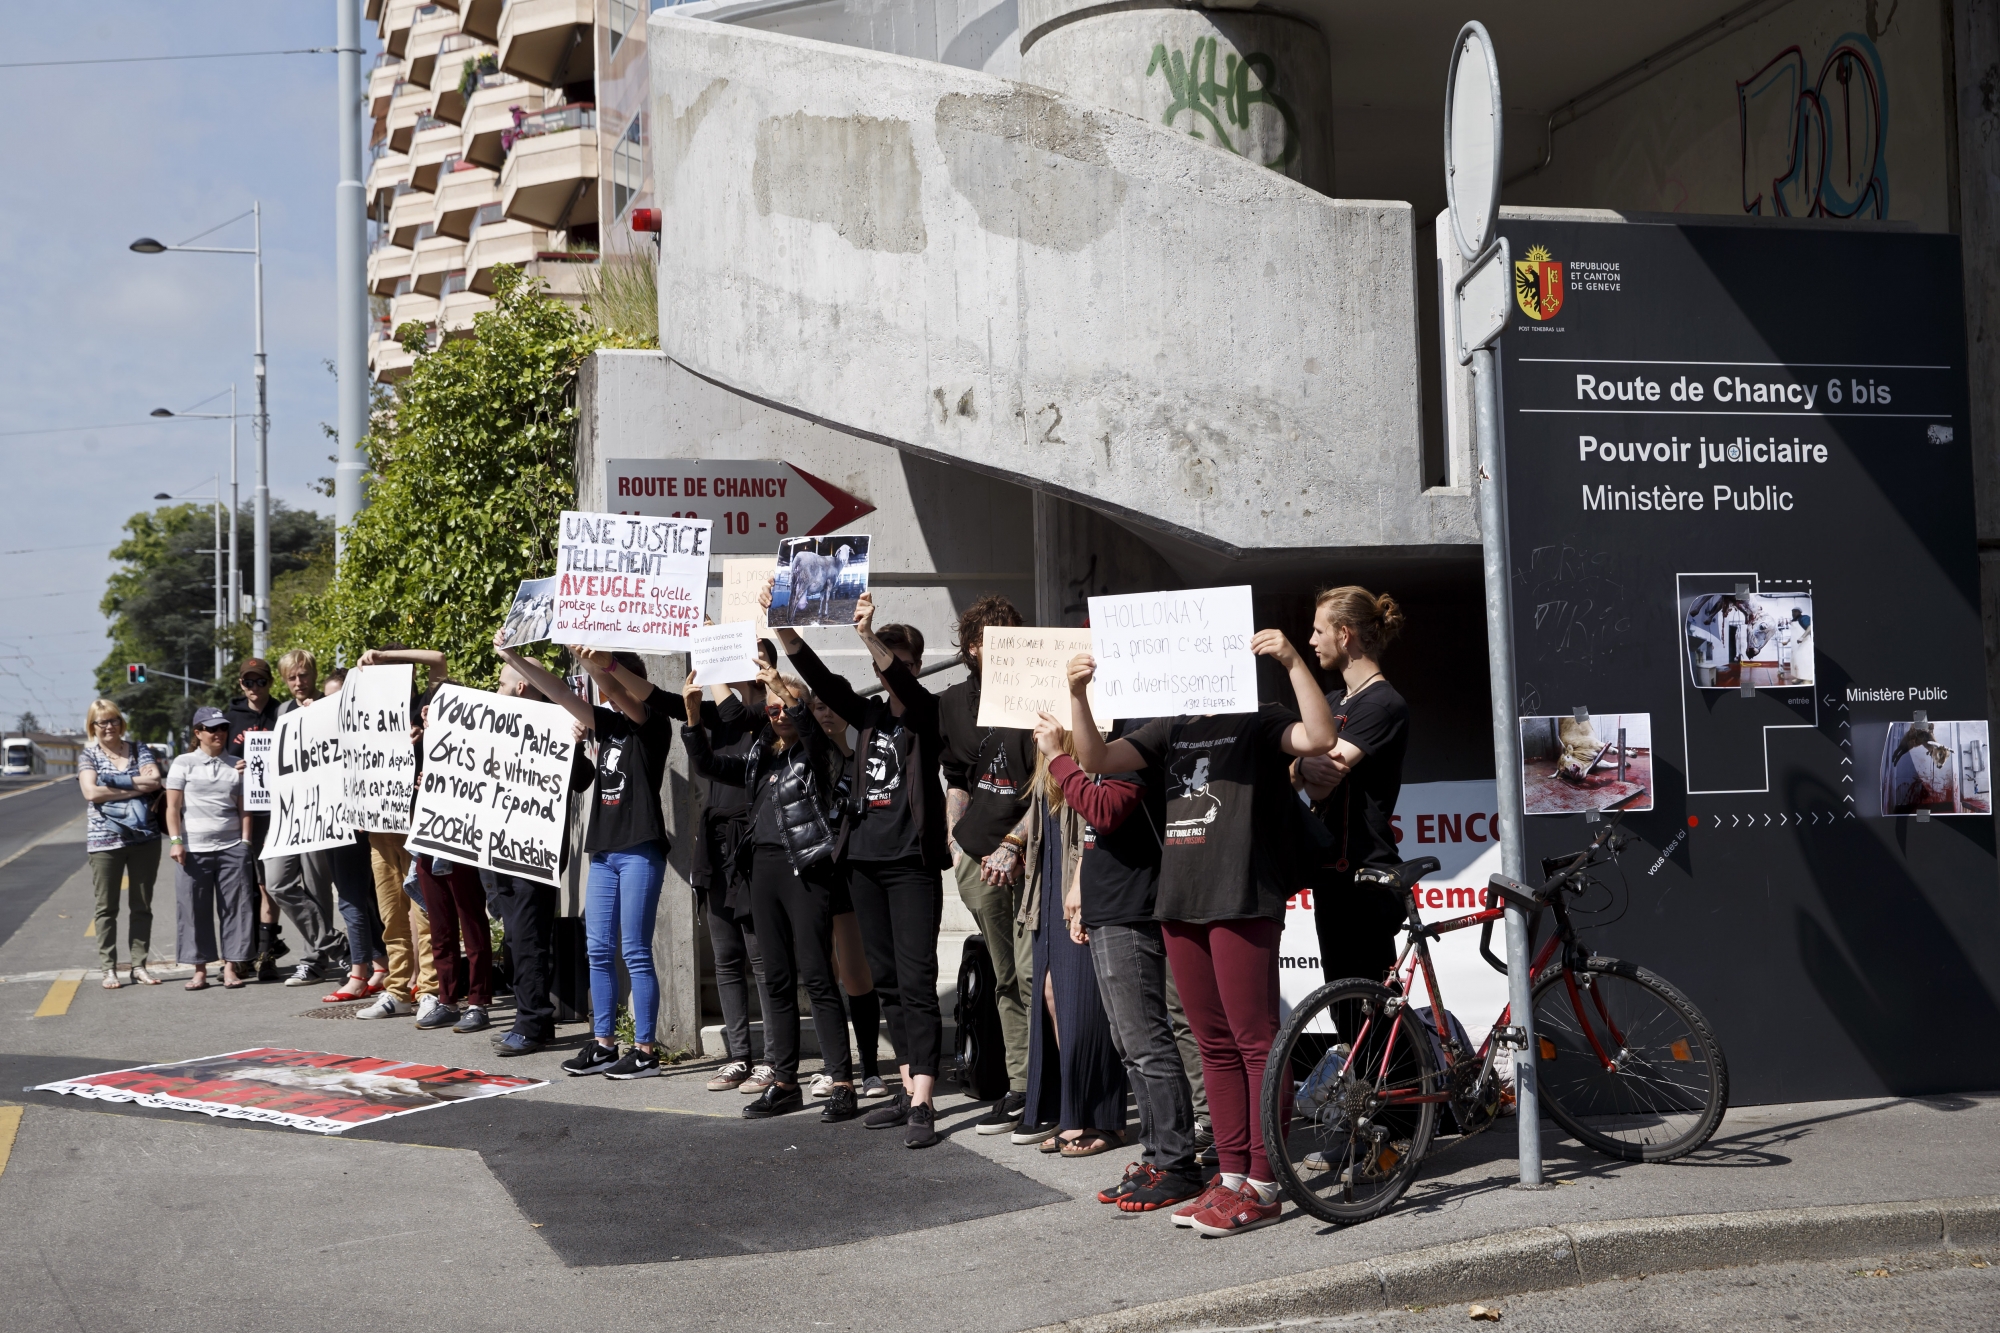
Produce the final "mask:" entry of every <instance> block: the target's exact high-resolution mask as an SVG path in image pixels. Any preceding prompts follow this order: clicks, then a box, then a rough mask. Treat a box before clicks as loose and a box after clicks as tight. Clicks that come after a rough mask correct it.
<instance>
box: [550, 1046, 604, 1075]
mask: <svg viewBox="0 0 2000 1333" xmlns="http://www.w3.org/2000/svg"><path fill="white" fill-rule="evenodd" d="M617 1063H618V1048H617V1047H616V1046H606V1045H605V1044H604V1043H602V1042H599V1041H587V1042H585V1043H584V1044H583V1049H582V1050H580V1051H578V1052H577V1053H576V1054H575V1055H573V1056H571V1057H570V1058H569V1059H567V1060H565V1061H563V1062H562V1071H563V1073H565V1074H568V1075H569V1076H570V1077H571V1078H577V1077H580V1076H582V1075H584V1074H602V1073H603V1072H604V1071H605V1070H607V1069H609V1068H611V1067H612V1066H613V1065H615V1064H617Z"/></svg>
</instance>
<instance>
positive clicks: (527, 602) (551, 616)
mask: <svg viewBox="0 0 2000 1333" xmlns="http://www.w3.org/2000/svg"><path fill="white" fill-rule="evenodd" d="M559 581H560V580H558V579H554V578H546V579H522V580H521V586H520V587H519V588H518V589H516V590H515V592H514V604H513V605H512V606H510V607H508V608H507V618H506V619H505V620H503V621H502V622H500V642H501V644H502V645H504V646H505V647H508V648H519V647H520V646H521V645H522V644H524V643H540V642H542V641H543V640H544V639H546V638H548V637H549V631H550V630H551V629H553V628H554V627H555V623H556V584H557V583H558V582H559Z"/></svg>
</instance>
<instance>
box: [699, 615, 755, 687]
mask: <svg viewBox="0 0 2000 1333" xmlns="http://www.w3.org/2000/svg"><path fill="white" fill-rule="evenodd" d="M688 656H689V658H690V661H689V666H691V667H692V668H693V670H694V678H695V680H696V681H698V682H700V683H701V684H703V685H728V684H732V683H734V682H736V681H741V680H755V679H757V669H758V668H759V667H760V666H762V665H763V663H761V662H759V661H758V660H757V627H756V626H755V625H752V624H750V623H749V622H747V621H738V622H736V623H734V624H728V625H703V626H702V627H701V628H700V629H698V630H696V631H695V632H694V637H693V639H692V640H690V641H689V648H688Z"/></svg>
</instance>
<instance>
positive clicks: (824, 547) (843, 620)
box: [770, 533, 868, 629]
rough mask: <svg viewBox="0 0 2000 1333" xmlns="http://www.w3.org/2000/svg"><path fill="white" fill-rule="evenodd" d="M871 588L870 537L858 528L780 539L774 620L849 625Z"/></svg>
mask: <svg viewBox="0 0 2000 1333" xmlns="http://www.w3.org/2000/svg"><path fill="white" fill-rule="evenodd" d="M867 591H868V538H867V537H866V536H864V535H861V534H858V533H843V534H840V535H838V536H833V537H792V538H788V539H787V540H785V541H783V542H780V543H779V544H778V569H777V578H776V582H775V583H773V585H772V587H771V616H770V623H771V624H772V625H773V626H779V625H782V626H787V627H789V628H792V629H798V628H801V627H803V626H808V625H851V624H853V623H854V604H855V603H856V602H858V601H860V600H861V594H863V593H865V592H867Z"/></svg>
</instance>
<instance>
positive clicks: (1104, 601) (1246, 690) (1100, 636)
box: [1090, 583, 1257, 721]
mask: <svg viewBox="0 0 2000 1333" xmlns="http://www.w3.org/2000/svg"><path fill="white" fill-rule="evenodd" d="M1255 633H1256V626H1255V624H1254V622H1253V620H1252V617H1251V611H1250V585H1249V584H1247V583H1246V584H1239V585H1237V586H1236V587H1231V588H1182V589H1180V590H1178V591H1175V592H1139V593H1125V594H1121V595H1118V596H1112V597H1093V598H1091V599H1090V641H1091V649H1090V651H1091V655H1092V656H1093V657H1095V658H1096V659H1097V688H1098V690H1099V691H1100V692H1101V697H1102V699H1103V701H1104V707H1103V711H1102V712H1100V713H1098V714H1097V716H1098V720H1099V721H1110V720H1111V719H1114V718H1121V717H1175V716H1179V715H1180V714H1183V713H1254V712H1256V711H1257V661H1256V658H1255V657H1254V656H1253V655H1252V654H1251V652H1250V639H1251V636H1252V635H1253V634H1255ZM1094 707H1095V705H1094V704H1093V708H1094Z"/></svg>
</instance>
